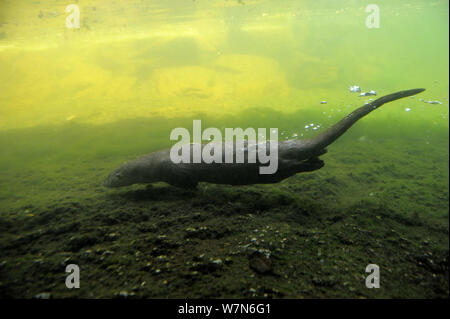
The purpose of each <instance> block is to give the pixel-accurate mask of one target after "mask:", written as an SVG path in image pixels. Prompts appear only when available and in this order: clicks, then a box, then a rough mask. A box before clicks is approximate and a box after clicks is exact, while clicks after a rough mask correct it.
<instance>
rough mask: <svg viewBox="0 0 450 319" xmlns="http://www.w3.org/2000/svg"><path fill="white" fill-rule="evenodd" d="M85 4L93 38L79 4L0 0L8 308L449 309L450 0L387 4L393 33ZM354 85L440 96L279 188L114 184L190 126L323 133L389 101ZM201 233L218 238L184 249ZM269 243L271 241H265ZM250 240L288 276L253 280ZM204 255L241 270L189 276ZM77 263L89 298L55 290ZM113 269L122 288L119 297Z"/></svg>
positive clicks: (2, 220) (314, 13)
mask: <svg viewBox="0 0 450 319" xmlns="http://www.w3.org/2000/svg"><path fill="white" fill-rule="evenodd" d="M76 4H77V6H78V8H79V13H80V28H68V27H67V23H66V20H67V18H68V17H69V16H70V15H71V12H66V11H65V10H66V6H67V5H68V4H67V3H62V2H60V1H29V2H28V1H27V2H26V3H19V2H18V1H12V0H11V1H9V0H7V1H2V2H1V3H0V146H1V157H0V173H1V176H2V178H1V180H0V230H1V232H0V247H1V248H2V249H1V250H0V297H33V296H34V295H36V294H38V293H41V292H50V293H51V295H52V296H53V297H72V296H79V297H114V296H117V294H118V292H120V291H122V290H126V291H128V292H130V291H133V292H134V294H135V295H137V296H142V297H188V296H192V297H230V296H232V297H253V296H254V295H252V294H255V296H257V297H264V294H269V296H270V297H296V298H297V297H350V298H353V297H443V296H447V297H448V218H449V215H448V214H449V210H448V189H449V185H448V177H449V165H448V156H449V147H448V140H449V122H448V117H449V107H448V97H449V87H448V85H449V81H448V79H449V74H448V72H449V71H448V70H449V65H448V64H449V42H448V36H449V34H448V33H449V29H448V26H449V25H448V23H449V19H448V1H445V0H442V1H439V0H436V1H424V0H421V1H419V0H415V1H403V0H402V1H388V0H380V1H377V2H376V5H377V6H378V8H379V27H378V28H369V27H368V25H367V19H368V17H369V16H370V15H371V14H372V13H373V12H366V4H365V3H361V1H350V0H342V1H269V0H266V1H264V0H253V1H246V0H242V1H232V0H228V1H226V0H214V1H205V0H196V1H181V0H177V1H119V0H117V1H92V0H91V1H83V0H79V1H78V2H77V3H76ZM70 21H73V20H70ZM370 23H374V20H370V21H369V24H370ZM352 85H358V86H360V87H361V89H362V92H368V91H370V90H375V91H376V92H377V97H379V96H382V95H385V94H389V93H392V92H395V91H399V90H404V89H412V88H417V87H423V88H426V91H425V92H424V93H422V94H420V95H418V96H415V97H413V98H406V99H403V100H400V101H396V102H393V103H390V104H387V105H385V106H383V107H382V108H381V109H379V110H376V111H375V112H373V113H371V114H370V115H368V116H367V117H366V118H364V119H362V120H361V121H359V122H358V123H357V124H356V125H355V126H354V127H352V128H351V129H350V130H349V131H348V132H347V133H346V134H345V135H344V136H343V137H342V138H341V139H339V140H338V141H337V142H336V143H334V144H333V145H331V146H330V147H329V153H328V154H326V155H325V156H324V157H323V159H324V160H325V162H326V165H325V167H324V168H322V169H321V170H319V171H317V172H313V173H309V174H299V175H297V176H294V177H291V178H290V179H288V180H286V181H284V182H282V183H279V184H274V185H265V186H261V185H259V186H258V185H257V186H248V187H237V188H235V187H231V186H230V187H229V186H215V185H201V187H200V189H199V191H198V192H197V193H195V192H194V193H190V192H187V193H185V191H180V190H177V189H176V188H173V187H170V186H167V185H159V184H158V185H156V186H155V187H156V190H155V189H153V190H152V189H147V190H146V188H145V187H143V186H133V187H131V188H127V189H122V190H114V191H110V190H106V189H104V188H103V187H102V182H103V180H104V178H105V177H106V176H107V174H108V173H109V172H110V171H111V170H112V169H113V168H115V167H116V166H117V165H119V164H120V163H122V162H124V161H126V160H128V159H131V158H135V157H136V156H139V155H143V154H146V153H149V152H152V151H156V150H159V149H163V148H166V147H168V146H170V145H171V144H172V143H173V142H171V141H170V140H169V134H170V131H171V130H172V129H173V128H175V127H186V128H188V129H190V128H191V126H192V120H193V119H201V120H202V121H203V122H202V123H203V125H204V127H205V128H206V127H208V126H213V127H218V128H220V129H224V128H225V127H243V128H246V127H254V128H257V127H267V128H269V127H276V128H278V129H279V132H280V134H281V135H280V137H281V138H283V139H287V138H305V137H312V136H314V135H316V134H318V133H320V132H322V131H323V130H325V129H326V128H328V127H329V126H330V125H332V124H334V123H335V122H337V121H338V120H340V119H341V118H342V117H344V116H345V115H346V114H347V113H349V112H351V111H352V110H354V109H356V108H357V107H359V106H361V105H363V104H364V103H367V102H368V101H369V99H370V98H375V97H372V96H369V97H360V96H359V93H352V92H350V90H349V88H350V86H352ZM322 101H326V103H321V102H322ZM430 101H434V103H429V102H430ZM311 124H313V125H311ZM280 198H281V199H280ZM236 207H237V208H236ZM120 216H122V217H120ZM123 216H128V217H127V218H125V217H123ZM137 216H141V217H142V216H145V218H144V219H142V220H141V219H139V218H140V217H139V218H138V217H137ZM192 216H194V217H192ZM195 216H197V217H198V216H200V217H199V218H197V217H195ZM248 216H252V217H248ZM317 216H319V217H317ZM336 216H338V217H336ZM121 218H122V219H121ZM246 218H249V220H248V221H247V219H246ZM241 219H245V220H246V222H245V223H244V222H242V220H241ZM111 220H114V222H111ZM239 221H240V222H239ZM161 223H162V224H161ZM74 225H75V226H74ZM155 225H156V226H155ZM139 227H141V228H143V229H147V230H144V231H142V230H140V231H136V229H137V228H139ZM196 227H197V228H199V229H200V227H209V229H212V234H213V235H210V233H208V234H209V235H205V236H203V235H201V236H200V237H199V238H195V239H193V242H189V241H187V242H186V240H187V238H189V236H188V235H189V234H190V233H189V231H187V230H186V229H188V228H196ZM227 227H228V228H229V229H230V230H229V232H228V233H226V234H222V233H220V234H221V235H220V236H219V235H217V234H216V235H214V234H215V233H214V232H215V231H216V232H217V230H216V228H227ZM266 227H271V228H270V230H267V229H268V228H266ZM58 229H59V230H58ZM61 229H62V230H61ZM148 229H150V230H148ZM255 229H256V230H260V231H261V229H266V230H267V232H268V233H267V234H266V236H267V237H268V238H269V239H267V241H266V242H259V243H258V245H256V244H255V242H254V241H252V238H253V236H254V235H253V234H254V231H255ZM355 229H357V230H355ZM271 231H273V238H272V237H271V235H270V234H271ZM276 231H278V233H280V232H281V233H283V234H284V235H285V237H289V238H290V239H291V243H290V246H289V245H288V244H286V245H287V247H288V248H286V249H287V250H286V249H285V246H281V244H280V245H278V244H277V245H276V244H273V243H272V242H278V240H279V239H280V238H278V237H277V236H278V235H275V234H278V233H276ZM186 232H187V233H188V235H186ZM310 232H312V233H310ZM358 232H360V234H361V235H360V236H356V237H352V236H354V234H355V233H358ZM90 233H92V234H94V235H93V238H94V239H92V240H91V241H90V240H89V239H88V240H84V241H83V240H80V241H79V242H81V243H82V244H80V245H78V244H77V245H76V244H73V241H74V239H73V238H75V237H76V238H78V237H77V236H79V237H81V238H82V239H83V238H84V239H86V238H85V237H86V236H87V235H86V234H90ZM110 234H119V235H120V236H119V237H118V239H117V238H116V237H114V236H109V235H110ZM299 234H300V235H299ZM301 234H303V235H301ZM304 234H306V235H304ZM83 236H84V237H83ZM152 236H166V237H164V238H168V240H170V241H173V242H175V243H176V244H174V245H172V246H171V245H161V243H160V242H158V241H156V240H153V239H149V238H153V237H152ZM202 236H203V237H202ZM319 237H320V238H319ZM322 237H324V238H322ZM350 237H351V238H350ZM105 238H106V239H105ZM111 238H113V240H110V239H111ZM114 238H116V239H114ZM342 238H345V239H342ZM306 239H308V240H306ZM280 240H282V238H281V239H280ZM75 241H76V240H75ZM269 242H270V243H271V244H270V245H269ZM318 242H326V243H327V244H325V245H324V244H321V243H318ZM145 243H147V244H145ZM246 243H250V247H253V246H254V248H255V249H256V248H258V249H267V250H269V251H271V253H272V256H274V258H275V259H274V262H273V263H274V266H273V267H274V270H273V271H274V272H275V273H278V274H281V275H282V276H283V277H282V278H284V279H283V280H274V279H273V278H267V277H266V276H264V275H260V274H256V276H255V273H254V270H252V268H251V267H249V265H248V263H249V261H248V257H247V252H246V251H243V250H242V249H241V248H240V247H241V246H244V245H245V244H246ZM191 245H194V246H191ZM371 245H373V247H372V246H371ZM167 247H169V248H167ZM192 247H196V248H195V249H193V248H192ZM368 247H372V248H373V249H374V251H373V252H371V251H370V250H368ZM152 249H153V250H152ZM154 249H157V252H156V253H154V254H153V253H150V254H149V251H154ZM383 249H384V250H383ZM298 250H301V251H304V254H303V255H298V254H297V251H298ZM86 251H87V253H86ZM99 251H100V252H99ZM104 251H112V252H113V253H114V254H113V256H114V257H107V258H106V257H105V256H103V255H102V252H104ZM98 252H99V253H98ZM327 252H328V254H327ZM394 252H395V253H394ZM400 252H401V254H402V255H395V254H400ZM319 253H320V254H319ZM403 253H404V254H403ZM89 254H92V256H91V255H89ZM202 254H206V256H207V257H206V258H212V259H217V258H220V259H222V260H225V258H226V257H229V258H231V259H232V262H231V263H230V264H227V265H226V266H224V267H223V268H221V269H219V270H218V271H216V272H215V273H214V274H211V273H209V272H208V271H204V272H203V270H198V269H196V268H195V267H194V268H195V269H194V268H192V267H193V266H192V264H190V265H188V264H186V261H191V259H192V258H194V257H195V256H197V255H202ZM393 254H394V255H395V256H394V257H391V256H392V255H393ZM430 254H431V255H430ZM88 255H89V256H91V257H86V256H88ZM161 256H166V257H167V256H168V257H167V258H168V260H169V261H165V260H164V262H162V261H161V260H163V259H164V258H159V257H161ZM376 256H379V260H378V261H377V260H374V259H376V258H375V257H376ZM424 256H425V257H424ZM430 256H431V257H430ZM445 256H447V257H445ZM97 257H98V258H97ZM67 258H70V260H71V262H73V263H79V264H81V265H86V266H85V269H87V270H86V272H88V274H87V278H90V279H89V282H88V283H86V284H85V286H84V287H88V288H86V289H85V290H83V289H80V290H76V291H75V290H68V289H67V288H65V286H64V282H63V281H61V282H59V281H58V280H60V279H59V278H60V277H61V273H62V274H64V264H67V263H68V262H69V261H68V260H67ZM101 258H103V259H101ZM108 258H109V259H110V260H108ZM158 258H159V259H158ZM445 258H447V259H445ZM105 259H106V260H107V261H105ZM194 259H195V258H194ZM36 260H37V261H36ZM123 260H126V261H127V262H126V263H124V262H123ZM323 260H325V261H323ZM430 260H431V261H430ZM166 262H167V263H170V264H171V266H170V267H169V266H167V268H168V269H167V272H166V271H164V269H163V267H165V266H164V265H165V264H166ZM105 263H106V264H105ZM147 263H150V264H151V266H146V265H147ZM200 263H201V262H200ZM204 263H206V264H207V261H204ZM250 263H251V262H250ZM369 263H379V264H381V265H380V267H381V269H388V270H387V273H386V272H385V274H386V275H385V276H387V278H388V279H390V280H386V285H388V286H387V287H385V289H379V290H374V289H372V290H367V289H366V288H365V286H364V281H362V280H361V278H360V277H361V274H362V275H364V274H365V273H364V269H365V266H366V265H367V264H369ZM163 264H164V265H163ZM306 264H309V265H315V266H313V267H309V266H308V267H306ZM61 265H62V266H61ZM324 265H326V266H324ZM328 266H329V267H328ZM158 267H159V268H158ZM324 267H325V268H324ZM327 267H328V268H327ZM156 269H163V275H162V276H156V275H155V270H156ZM201 269H203V268H201ZM207 269H208V268H207ZM345 269H347V270H345ZM349 269H350V270H349ZM195 271H196V272H198V273H199V275H198V276H197V275H195V276H194V275H192V276H193V278H194V279H192V278H191V277H189V276H190V275H189V276H188V277H189V278H187V277H186V274H191V273H192V272H195ZM110 272H117V274H118V273H121V275H120V276H122V277H121V278H124V279H123V280H118V281H116V282H115V283H114V284H113V283H109V284H106V283H105V281H107V278H108V274H110ZM405 273H407V275H406V276H404V274H405ZM37 274H39V275H37ZM408 275H409V277H408ZM30 276H31V277H30ZM120 276H119V277H120ZM330 277H333V279H330ZM30 278H34V279H30ZM96 278H97V279H96ZM195 278H197V279H195ZM317 278H319V280H317ZM355 278H356V279H355ZM25 282H26V283H25ZM142 282H146V283H147V285H145V284H144V285H142ZM317 282H322V283H323V282H327V283H328V284H317ZM417 282H423V283H424V284H421V285H419V284H417ZM19 283H21V284H20V285H19ZM171 283H173V284H171ZM218 283H220V285H221V287H222V290H219V291H217V290H215V288H213V286H214V287H215V286H216V285H217V284H218ZM382 285H383V283H382ZM135 286H138V287H140V288H139V289H135V290H133V288H134V287H135ZM188 286H189V287H192V290H190V291H188V290H186V289H185V287H188ZM263 286H264V287H266V288H267V287H269V288H270V289H272V290H270V289H269V288H267V289H269V290H270V291H271V292H267V291H269V290H267V289H266V290H264V289H262V288H261V287H263ZM258 287H260V288H258ZM350 288H351V289H350ZM250 289H254V290H255V291H256V292H255V293H254V292H253V290H250ZM249 291H251V292H249ZM274 291H276V292H274Z"/></svg>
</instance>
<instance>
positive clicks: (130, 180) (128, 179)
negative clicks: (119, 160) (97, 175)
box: [103, 162, 142, 188]
mask: <svg viewBox="0 0 450 319" xmlns="http://www.w3.org/2000/svg"><path fill="white" fill-rule="evenodd" d="M139 168H140V167H139V165H135V163H134V162H128V163H125V164H123V165H122V166H120V167H118V168H116V169H115V170H114V171H113V172H112V173H111V174H109V176H108V177H107V178H106V179H105V181H104V183H103V186H105V187H109V188H113V187H122V186H128V185H133V184H136V183H140V182H141V179H142V175H141V174H140V169H139Z"/></svg>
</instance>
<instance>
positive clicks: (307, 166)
mask: <svg viewBox="0 0 450 319" xmlns="http://www.w3.org/2000/svg"><path fill="white" fill-rule="evenodd" d="M424 90H425V89H412V90H406V91H400V92H396V93H392V94H389V95H386V96H383V97H381V98H379V99H377V100H375V101H372V102H370V103H368V104H365V105H364V106H362V107H360V108H358V109H357V110H355V111H353V112H352V113H350V114H348V115H347V116H346V117H344V118H343V119H342V120H341V121H339V122H338V123H336V124H335V125H333V126H332V127H330V128H329V129H327V130H326V131H325V132H323V133H322V134H320V135H318V136H316V137H314V138H311V139H303V140H287V141H282V142H278V144H277V146H278V170H277V171H276V173H274V174H260V172H259V165H260V163H258V162H256V163H248V161H247V160H246V161H244V163H225V161H224V160H223V161H222V163H211V164H207V163H204V162H201V163H179V164H176V163H173V162H172V161H171V159H170V149H166V150H162V151H158V152H154V153H151V154H148V155H145V156H143V157H140V158H138V159H136V160H132V161H129V162H127V163H125V164H123V165H122V166H120V167H118V168H117V169H115V170H114V171H113V172H112V173H111V174H110V175H109V176H108V177H107V178H106V180H105V182H104V186H106V187H122V186H127V185H132V184H144V183H153V182H166V183H169V184H170V185H174V186H178V187H195V186H196V185H197V184H198V183H199V182H208V183H214V184H229V185H249V184H268V183H277V182H280V181H282V180H283V179H285V178H287V177H290V176H292V175H294V174H296V173H300V172H309V171H314V170H317V169H320V168H321V167H323V166H324V162H323V161H322V160H320V159H319V156H320V155H322V154H325V153H326V152H327V150H326V147H327V146H328V145H330V144H331V143H333V142H334V141H335V140H336V139H337V138H338V137H339V136H341V135H342V134H344V133H345V131H347V130H348V129H349V128H350V127H351V126H352V125H353V124H354V123H355V122H356V121H358V120H359V119H360V118H362V117H363V116H365V115H367V114H369V113H370V112H372V111H373V110H375V109H377V108H379V107H380V106H382V105H383V104H385V103H388V102H391V101H395V100H398V99H401V98H404V97H407V96H412V95H415V94H418V93H420V92H423V91H424ZM221 144H222V145H221V147H222V150H223V151H222V156H225V151H224V150H225V149H226V148H229V147H232V148H233V149H234V146H235V145H234V144H235V143H232V142H223V143H221ZM270 144H271V143H270V142H266V147H267V148H268V149H269V148H270V147H271V146H270ZM190 147H191V154H192V151H193V149H192V148H193V145H192V144H191V146H190ZM257 147H258V144H256V143H246V144H245V158H246V159H247V158H248V153H249V151H255V149H256V148H257Z"/></svg>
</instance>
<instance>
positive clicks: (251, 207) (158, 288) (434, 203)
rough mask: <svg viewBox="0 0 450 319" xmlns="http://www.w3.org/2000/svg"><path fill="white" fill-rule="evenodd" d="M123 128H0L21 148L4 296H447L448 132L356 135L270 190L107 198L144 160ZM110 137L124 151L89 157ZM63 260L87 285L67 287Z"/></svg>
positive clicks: (12, 189)
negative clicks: (372, 282) (122, 166)
mask: <svg viewBox="0 0 450 319" xmlns="http://www.w3.org/2000/svg"><path fill="white" fill-rule="evenodd" d="M127 128H128V130H133V131H134V132H136V131H139V125H136V123H131V124H130V123H129V124H122V127H121V130H117V128H111V127H110V128H107V127H105V128H104V129H103V130H101V131H99V130H97V131H95V132H97V133H95V132H94V131H92V130H90V129H89V128H86V127H83V126H74V127H72V128H60V129H57V128H56V129H55V128H42V129H40V130H38V129H30V130H17V131H9V132H5V133H2V134H1V137H0V138H1V141H2V143H3V145H5V144H8V143H9V146H10V148H9V149H14V151H10V152H6V153H5V155H4V157H3V159H2V181H1V184H2V185H1V188H0V189H1V191H0V201H1V206H0V208H1V214H0V297H1V298H23V297H24V298H32V297H35V296H38V297H51V298H68V297H78V298H109V297H113V298H114V297H117V298H166V297H168V298H176V297H178V298H185V297H191V298H197V297H198V298H200V297H204V298H214V297H250V298H251V297H256V298H264V297H266V298H310V297H323V298H328V297H344V298H393V297H395V298H399V297H405V298H445V297H448V295H449V260H448V259H449V242H448V236H449V227H448V218H449V215H448V144H447V143H448V134H438V135H436V136H431V137H430V136H429V137H428V138H427V139H425V138H424V139H420V138H418V139H416V140H411V139H405V138H403V139H402V138H401V137H400V136H399V135H398V134H394V136H392V138H390V139H383V138H380V139H377V138H376V134H374V135H371V134H369V135H368V136H373V137H372V138H367V137H366V138H363V139H362V138H360V134H359V133H361V132H359V131H358V129H356V130H354V131H353V132H354V133H353V134H349V135H346V136H344V137H343V138H342V139H341V140H339V141H338V142H336V143H335V144H334V145H332V146H331V147H330V148H329V153H328V154H327V155H325V156H323V159H324V160H325V163H326V164H325V167H324V168H322V169H321V170H319V171H317V172H313V173H305V174H298V175H295V176H293V177H291V178H289V179H287V180H285V181H283V182H281V183H278V184H273V185H254V186H242V187H232V186H223V185H212V184H200V185H199V187H198V188H197V189H196V190H183V189H179V188H175V187H172V186H168V185H165V184H162V183H161V184H155V185H149V186H133V187H129V188H124V189H119V190H114V191H110V190H106V189H104V188H103V187H102V181H103V179H104V177H105V176H106V175H107V174H108V173H109V172H110V171H111V169H112V168H114V167H115V166H117V164H118V163H120V162H123V161H124V158H123V155H122V153H120V152H126V153H129V154H131V153H136V154H140V151H136V150H135V149H133V150H130V149H129V150H126V149H123V145H125V143H122V142H123V141H124V140H123V141H122V140H121V139H120V138H119V137H118V136H119V133H117V132H120V134H121V136H122V135H123V134H124V132H126V131H127ZM99 132H101V133H99ZM112 132H116V133H112ZM368 132H369V133H370V130H369V131H366V132H365V134H366V133H368ZM96 134H97V135H96ZM439 136H440V137H441V138H440V139H439V138H438V137H439ZM165 137H166V135H165V134H162V135H161V136H160V138H161V140H163V139H164V138H165ZM36 138H39V139H40V140H41V141H46V142H41V143H37V145H36V143H35V142H36ZM106 138H108V139H109V141H114V142H115V143H116V144H115V145H121V147H122V148H121V150H120V152H119V151H117V149H114V146H111V149H109V150H107V151H105V152H92V151H88V150H90V149H94V148H93V147H91V148H90V147H89V145H90V144H89V143H92V142H91V141H95V143H96V145H102V144H108V145H112V144H114V143H111V142H110V143H103V141H104V140H102V139H106ZM124 139H125V138H124ZM154 139H156V140H157V138H156V137H154ZM430 139H431V141H432V142H431V143H430V142H429V141H430ZM121 143H122V144H121ZM136 143H137V144H138V143H139V142H136ZM155 143H157V142H155ZM62 149H65V153H64V154H63V153H62V151H61V150H62ZM95 149H97V150H98V149H99V148H98V147H97V148H95ZM83 150H84V151H83ZM111 154H112V155H111ZM68 264H77V265H78V266H79V268H80V284H81V287H80V288H79V289H68V288H66V286H65V279H66V276H67V275H68V274H67V273H66V272H65V268H66V265H68ZM368 264H376V265H378V266H379V267H380V277H381V278H380V279H381V282H380V288H378V289H368V288H366V285H365V282H366V276H367V275H368V273H366V272H365V270H366V266H367V265H368Z"/></svg>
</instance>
